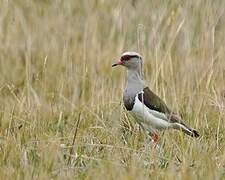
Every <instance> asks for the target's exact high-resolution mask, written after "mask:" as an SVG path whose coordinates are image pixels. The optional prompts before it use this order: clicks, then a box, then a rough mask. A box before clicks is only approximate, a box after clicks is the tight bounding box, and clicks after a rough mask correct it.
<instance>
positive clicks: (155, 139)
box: [152, 133, 159, 147]
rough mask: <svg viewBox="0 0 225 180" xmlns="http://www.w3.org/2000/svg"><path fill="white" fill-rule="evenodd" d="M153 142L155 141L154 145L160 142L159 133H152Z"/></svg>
mask: <svg viewBox="0 0 225 180" xmlns="http://www.w3.org/2000/svg"><path fill="white" fill-rule="evenodd" d="M152 142H153V143H154V147H156V146H157V144H158V142H159V135H158V134H156V133H153V135H152Z"/></svg>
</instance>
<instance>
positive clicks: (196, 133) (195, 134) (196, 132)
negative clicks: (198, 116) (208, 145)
mask: <svg viewBox="0 0 225 180" xmlns="http://www.w3.org/2000/svg"><path fill="white" fill-rule="evenodd" d="M192 133H193V134H192V137H195V138H198V137H199V136H200V135H199V133H198V131H196V130H194V129H193V130H192Z"/></svg>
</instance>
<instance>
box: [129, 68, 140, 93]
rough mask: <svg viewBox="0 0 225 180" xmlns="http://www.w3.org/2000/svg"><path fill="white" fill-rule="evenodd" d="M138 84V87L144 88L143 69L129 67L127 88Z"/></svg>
mask: <svg viewBox="0 0 225 180" xmlns="http://www.w3.org/2000/svg"><path fill="white" fill-rule="evenodd" d="M129 86H136V87H137V88H138V89H139V88H140V89H142V88H144V80H143V73H142V70H141V69H138V70H134V69H128V71H127V88H129Z"/></svg>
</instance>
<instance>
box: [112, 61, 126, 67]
mask: <svg viewBox="0 0 225 180" xmlns="http://www.w3.org/2000/svg"><path fill="white" fill-rule="evenodd" d="M122 64H123V62H122V61H121V60H119V61H118V62H116V63H115V64H113V65H112V67H115V66H117V65H122Z"/></svg>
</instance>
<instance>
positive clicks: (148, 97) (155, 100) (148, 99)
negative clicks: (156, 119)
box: [138, 87, 171, 114]
mask: <svg viewBox="0 0 225 180" xmlns="http://www.w3.org/2000/svg"><path fill="white" fill-rule="evenodd" d="M138 99H139V100H140V101H141V102H142V103H143V104H144V105H145V106H147V107H148V108H149V109H150V110H153V111H157V112H159V113H164V114H171V111H170V110H169V108H168V107H167V106H166V104H165V103H164V101H163V100H161V99H160V98H159V97H158V96H157V95H156V94H155V93H153V92H152V91H151V90H150V89H149V88H148V87H145V88H144V89H143V91H142V92H140V93H139V94H138Z"/></svg>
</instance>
